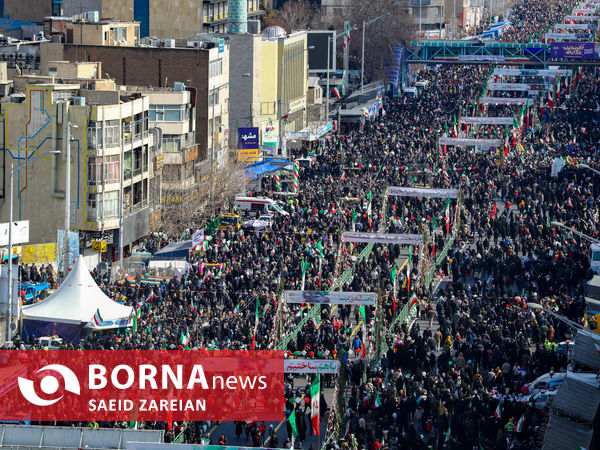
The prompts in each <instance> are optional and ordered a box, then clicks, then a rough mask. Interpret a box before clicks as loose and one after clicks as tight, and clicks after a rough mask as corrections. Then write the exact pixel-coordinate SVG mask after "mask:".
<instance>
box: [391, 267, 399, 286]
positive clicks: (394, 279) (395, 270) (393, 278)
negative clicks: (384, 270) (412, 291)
mask: <svg viewBox="0 0 600 450" xmlns="http://www.w3.org/2000/svg"><path fill="white" fill-rule="evenodd" d="M397 275H398V273H397V269H396V265H395V264H394V267H392V271H391V272H390V277H391V278H392V282H395V281H396V276H397Z"/></svg>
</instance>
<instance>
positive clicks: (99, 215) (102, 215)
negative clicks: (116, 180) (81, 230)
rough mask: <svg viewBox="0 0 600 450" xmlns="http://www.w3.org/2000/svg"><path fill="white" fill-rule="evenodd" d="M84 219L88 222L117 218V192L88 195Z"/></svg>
mask: <svg viewBox="0 0 600 450" xmlns="http://www.w3.org/2000/svg"><path fill="white" fill-rule="evenodd" d="M86 217H87V220H88V221H90V222H96V221H99V220H106V219H114V218H115V217H119V192H118V191H110V192H105V193H104V194H88V199H87V212H86Z"/></svg>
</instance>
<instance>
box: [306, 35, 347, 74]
mask: <svg viewBox="0 0 600 450" xmlns="http://www.w3.org/2000/svg"><path fill="white" fill-rule="evenodd" d="M329 38H332V42H331V46H330V48H329V70H331V71H335V68H336V65H335V60H336V58H335V54H336V52H335V50H336V48H335V47H336V41H337V39H335V31H333V30H315V31H309V32H308V33H306V45H307V46H308V47H310V46H314V47H315V48H314V49H312V50H310V51H309V52H308V70H309V71H311V72H326V71H327V43H328V40H329ZM340 39H343V38H340Z"/></svg>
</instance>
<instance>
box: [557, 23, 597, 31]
mask: <svg viewBox="0 0 600 450" xmlns="http://www.w3.org/2000/svg"><path fill="white" fill-rule="evenodd" d="M554 29H555V30H595V29H596V24H594V23H557V24H555V25H554Z"/></svg>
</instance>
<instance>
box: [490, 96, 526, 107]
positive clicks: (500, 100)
mask: <svg viewBox="0 0 600 450" xmlns="http://www.w3.org/2000/svg"><path fill="white" fill-rule="evenodd" d="M527 100H528V99H527V98H522V97H519V98H512V97H479V103H482V104H484V105H489V104H490V103H497V104H499V105H524V104H525V103H527Z"/></svg>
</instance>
